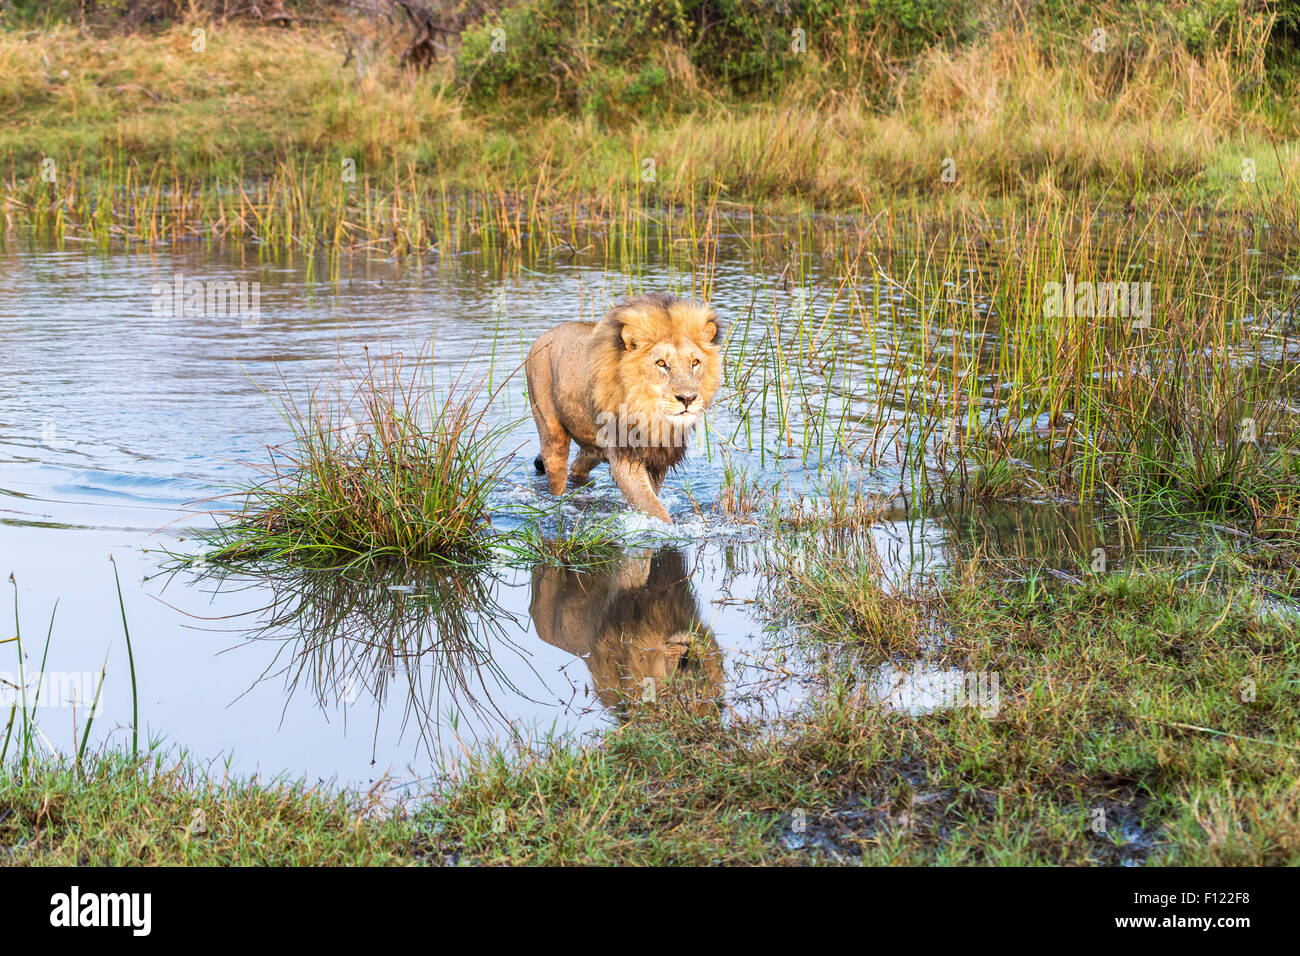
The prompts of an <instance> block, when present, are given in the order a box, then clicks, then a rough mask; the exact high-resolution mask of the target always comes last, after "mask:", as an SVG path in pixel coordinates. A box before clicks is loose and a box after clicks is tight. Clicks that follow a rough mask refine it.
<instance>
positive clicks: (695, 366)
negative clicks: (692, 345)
mask: <svg viewBox="0 0 1300 956" xmlns="http://www.w3.org/2000/svg"><path fill="white" fill-rule="evenodd" d="M699 367H700V360H699V359H696V360H695V361H694V362H692V363H691V368H699Z"/></svg>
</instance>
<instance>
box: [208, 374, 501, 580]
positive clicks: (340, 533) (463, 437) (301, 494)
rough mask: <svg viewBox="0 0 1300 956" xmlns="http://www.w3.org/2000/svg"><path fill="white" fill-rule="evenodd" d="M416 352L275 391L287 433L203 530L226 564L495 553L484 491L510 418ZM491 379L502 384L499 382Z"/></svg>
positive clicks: (338, 563) (214, 555)
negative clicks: (331, 381) (296, 392)
mask: <svg viewBox="0 0 1300 956" xmlns="http://www.w3.org/2000/svg"><path fill="white" fill-rule="evenodd" d="M427 374H428V367H427V363H426V362H425V361H422V360H421V358H420V357H417V358H416V359H415V360H413V361H410V360H405V359H404V358H403V356H402V355H401V354H400V353H398V354H394V355H391V356H383V357H379V358H375V359H372V358H370V356H369V353H368V352H367V359H366V366H365V367H364V368H351V367H347V368H346V371H345V373H344V377H343V379H342V380H343V381H344V382H345V383H347V384H346V385H345V389H346V391H339V392H336V393H334V394H330V393H329V392H326V391H324V390H322V389H321V388H319V387H318V388H316V389H315V390H313V391H312V392H311V394H310V396H309V397H308V398H307V399H306V401H305V402H304V403H301V404H300V403H299V401H298V400H297V399H296V398H295V397H294V396H293V393H292V392H291V391H290V390H288V389H286V390H285V391H284V393H283V395H282V396H281V397H280V398H279V399H278V401H279V402H280V405H279V407H280V410H281V412H282V415H283V417H284V420H285V422H286V424H287V426H288V428H289V430H290V433H291V436H292V437H291V439H290V441H289V442H287V443H285V444H283V445H281V446H279V447H276V448H272V449H270V461H269V462H268V463H267V464H265V465H263V466H261V467H262V472H263V474H262V477H261V478H260V479H259V480H258V481H257V483H256V484H254V485H253V486H251V487H249V488H247V489H245V490H243V491H241V492H238V493H237V494H238V496H239V497H240V498H241V499H242V502H241V505H240V507H239V508H238V509H236V510H234V511H233V512H229V513H226V514H224V515H222V519H223V520H221V521H220V522H219V523H218V524H217V526H216V527H215V528H213V529H206V530H201V531H200V532H199V537H200V538H201V539H202V541H203V544H204V545H205V552H204V555H203V559H204V560H205V561H207V562H209V563H212V564H216V565H223V566H231V565H238V564H247V563H255V564H270V565H275V564H291V565H299V566H301V565H315V566H322V567H336V568H337V567H354V566H359V565H371V564H376V563H382V562H385V561H397V562H405V561H415V562H419V561H442V562H449V563H467V564H469V563H474V562H476V561H479V560H481V559H483V558H486V557H487V556H488V555H489V554H490V551H491V537H490V525H491V519H490V516H489V498H490V495H491V492H492V490H493V489H494V487H495V486H496V483H497V480H498V479H499V477H500V475H501V473H502V471H503V469H504V468H505V467H506V464H507V459H506V458H505V457H504V456H502V455H501V454H500V450H499V444H500V441H501V439H502V437H503V436H504V434H505V433H506V432H507V431H508V425H493V424H490V423H489V422H488V421H487V419H486V417H485V410H486V408H487V404H488V402H487V401H486V400H485V397H484V396H483V395H482V394H481V388H478V387H475V386H470V385H467V384H465V383H464V382H463V381H461V380H457V381H453V382H451V383H450V384H448V385H447V386H446V387H445V388H443V387H435V386H434V385H433V384H432V383H431V382H430V381H429V380H428V378H427ZM500 387H501V386H500V385H499V386H498V390H499V389H500Z"/></svg>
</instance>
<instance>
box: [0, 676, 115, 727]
mask: <svg viewBox="0 0 1300 956" xmlns="http://www.w3.org/2000/svg"><path fill="white" fill-rule="evenodd" d="M101 676H102V675H101V674H100V672H99V671H45V672H44V673H36V672H29V673H27V674H25V675H23V678H22V682H21V683H20V682H19V678H18V677H16V676H15V675H14V674H13V672H12V671H0V710H4V709H6V708H10V707H22V706H24V704H25V705H26V706H28V707H40V708H42V709H44V708H47V707H48V708H66V707H90V706H91V704H92V703H93V704H94V707H95V709H94V712H93V716H95V717H98V716H99V715H100V714H101V713H103V711H104V697H103V695H102V694H99V689H100V678H101ZM97 694H99V698H98V700H96V695H97Z"/></svg>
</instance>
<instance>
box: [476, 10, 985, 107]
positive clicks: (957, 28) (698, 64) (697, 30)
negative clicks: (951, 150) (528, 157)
mask: <svg viewBox="0 0 1300 956" xmlns="http://www.w3.org/2000/svg"><path fill="white" fill-rule="evenodd" d="M965 24H966V21H965V19H964V14H963V13H962V4H960V3H959V2H957V0H867V2H865V3H862V4H859V5H857V6H855V7H852V8H849V9H845V8H843V7H842V6H841V5H840V4H838V3H835V2H833V0H789V2H778V3H776V4H775V5H774V4H773V3H772V2H771V0H613V2H612V3H610V4H608V5H602V6H600V7H596V6H592V5H587V4H573V3H566V2H563V0H523V2H519V3H515V4H513V5H511V6H508V7H506V8H504V9H503V10H501V11H500V13H499V14H497V15H489V16H488V17H486V18H485V19H484V20H482V21H481V22H479V23H477V24H475V25H474V26H472V27H470V28H469V29H466V30H465V31H464V32H463V33H462V35H461V41H462V45H461V49H460V53H459V56H458V58H457V63H456V72H457V77H458V79H459V80H460V82H461V83H462V84H463V85H464V86H465V87H466V88H467V89H468V90H469V92H470V94H471V96H472V97H473V98H476V99H478V100H492V99H502V98H505V97H513V96H519V95H524V96H527V97H531V98H534V99H540V100H544V101H546V102H548V103H550V104H553V105H556V106H560V107H563V108H565V109H570V110H575V111H578V112H584V113H593V114H596V115H598V116H601V117H602V118H609V117H611V116H614V115H617V114H618V113H620V112H624V111H626V112H635V113H637V114H639V115H644V114H645V113H646V112H647V111H650V112H653V111H655V110H658V109H663V108H668V107H671V106H672V105H673V96H674V93H677V92H679V91H678V90H677V89H675V88H674V83H673V82H672V78H671V77H670V75H669V71H668V70H667V68H666V67H665V62H666V60H667V59H668V58H669V56H670V54H671V53H672V52H675V51H679V52H680V53H681V54H682V55H683V56H684V57H685V59H686V62H688V63H689V65H690V68H691V69H692V70H693V71H694V72H695V74H696V75H697V76H698V77H699V78H701V79H702V80H703V81H705V82H706V83H709V84H711V85H712V86H714V87H715V88H717V89H719V90H720V91H723V92H727V93H732V94H738V95H749V94H755V93H759V92H771V91H772V90H773V88H779V87H780V86H781V85H783V84H785V83H787V82H789V81H790V80H791V79H792V78H794V77H795V76H797V75H798V74H799V72H800V71H802V70H803V69H805V68H806V64H807V63H808V62H810V60H811V61H816V62H818V63H820V64H821V65H822V66H823V67H828V68H829V69H831V70H832V72H836V73H839V74H841V75H845V76H847V75H850V74H851V73H852V72H853V69H852V68H853V66H854V64H853V62H852V61H853V59H854V55H853V54H854V52H855V42H857V41H860V40H863V39H865V38H871V42H873V43H875V44H877V46H878V47H880V48H883V49H884V50H885V51H886V52H887V53H888V54H889V55H891V56H897V57H900V58H902V57H906V56H910V55H913V54H915V53H917V52H919V51H921V50H922V49H924V48H926V47H928V46H930V45H932V44H934V43H936V42H939V41H940V40H941V39H943V38H945V37H951V38H954V39H960V38H961V37H962V36H964V35H965V32H966V26H965ZM796 31H802V32H801V33H798V34H797V33H796ZM796 46H800V48H799V49H796ZM681 92H685V90H684V89H683V90H681Z"/></svg>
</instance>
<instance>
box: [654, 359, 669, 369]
mask: <svg viewBox="0 0 1300 956" xmlns="http://www.w3.org/2000/svg"><path fill="white" fill-rule="evenodd" d="M655 364H656V365H658V366H659V367H660V368H667V367H668V363H667V362H665V361H664V360H663V359H660V360H659V361H657V362H655Z"/></svg>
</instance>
